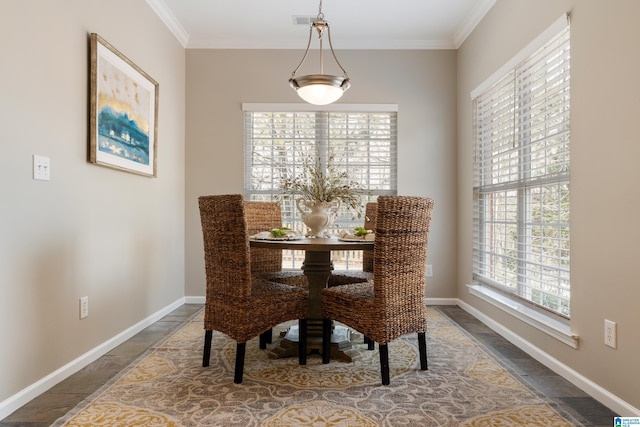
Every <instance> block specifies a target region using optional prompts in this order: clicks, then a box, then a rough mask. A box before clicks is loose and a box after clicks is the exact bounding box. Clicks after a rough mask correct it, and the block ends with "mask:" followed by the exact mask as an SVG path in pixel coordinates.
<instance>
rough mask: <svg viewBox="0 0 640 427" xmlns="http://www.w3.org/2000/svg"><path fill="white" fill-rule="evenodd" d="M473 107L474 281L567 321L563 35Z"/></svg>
mask: <svg viewBox="0 0 640 427" xmlns="http://www.w3.org/2000/svg"><path fill="white" fill-rule="evenodd" d="M563 27H564V28H563V29H562V30H561V31H560V32H559V33H558V32H557V31H556V32H555V33H554V34H553V36H549V37H547V39H546V40H545V43H542V44H541V46H540V47H539V48H537V49H536V50H535V51H533V52H532V53H530V54H528V55H527V56H526V57H524V58H522V59H521V60H520V61H519V62H518V63H517V64H515V65H514V66H513V67H511V68H510V69H509V70H505V72H504V73H503V75H502V77H501V78H499V79H498V80H497V81H495V82H494V83H493V84H492V85H490V86H488V87H486V88H484V89H483V90H482V91H481V92H480V93H478V94H477V96H476V97H475V98H474V100H473V103H474V127H475V159H474V239H473V240H474V247H473V255H474V265H473V272H474V278H475V280H477V281H479V282H481V283H484V284H488V285H491V286H495V287H497V288H499V289H501V290H503V291H507V292H510V293H513V294H514V295H517V296H518V297H520V298H523V299H525V300H527V301H529V302H531V303H533V304H535V305H538V306H541V307H543V308H546V309H548V310H551V311H553V312H555V313H558V314H560V315H562V316H565V317H569V314H570V313H569V300H570V280H569V279H570V269H569V164H570V163H569V159H570V156H569V141H570V138H569V136H570V134H569V107H570V105H569V98H570V96H569V95H570V43H569V40H570V39H569V27H568V26H567V25H566V21H565V24H564V25H563Z"/></svg>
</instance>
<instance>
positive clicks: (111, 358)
mask: <svg viewBox="0 0 640 427" xmlns="http://www.w3.org/2000/svg"><path fill="white" fill-rule="evenodd" d="M200 307H202V306H201V305H197V304H187V305H183V306H182V307H179V308H178V309H176V310H175V311H173V312H172V313H170V314H168V315H167V316H165V317H163V318H162V319H160V320H159V321H157V322H156V323H154V324H153V325H151V326H149V327H148V328H146V329H145V330H143V331H141V332H140V333H138V334H137V335H136V336H134V337H133V338H131V339H130V340H128V341H127V342H125V343H123V344H121V345H120V346H118V347H116V348H114V349H113V350H112V351H110V352H109V353H107V354H106V355H104V356H103V357H101V358H100V359H98V360H97V361H95V362H93V363H91V364H90V365H89V366H87V367H86V368H84V369H82V370H80V371H79V372H78V373H76V374H74V375H72V376H71V377H69V378H67V379H66V380H64V381H62V382H61V383H59V384H57V385H56V386H54V387H52V388H51V389H50V390H48V391H47V392H45V393H43V394H42V395H40V396H39V397H37V398H35V399H33V400H32V401H31V402H29V403H27V404H26V405H24V406H23V407H22V408H20V409H18V410H17V411H15V412H14V413H13V414H11V415H9V416H8V417H7V418H5V419H4V420H0V427H17V426H21V427H45V426H49V425H51V423H53V422H54V421H55V420H56V419H58V418H59V417H61V416H63V415H64V414H66V413H67V412H68V411H69V410H71V409H72V408H74V407H75V406H76V405H77V404H78V403H80V402H81V401H82V400H83V399H85V398H86V397H88V396H89V395H90V394H91V393H93V392H94V391H96V390H97V389H98V388H100V387H101V386H102V385H104V384H105V383H106V382H107V381H109V380H110V379H111V378H113V377H114V376H115V375H116V374H117V373H118V372H120V371H121V370H122V369H123V368H125V367H126V366H128V365H129V364H130V363H131V362H132V361H134V360H135V359H136V358H138V357H139V356H140V355H141V354H142V353H144V352H145V351H146V350H147V349H148V348H149V347H150V346H152V345H153V344H154V343H156V342H157V341H158V340H160V339H162V338H164V337H166V336H167V335H168V334H170V333H171V332H172V331H174V330H175V329H176V328H177V327H179V326H180V325H181V324H182V323H183V322H185V321H186V320H188V319H189V318H190V317H191V316H192V315H193V314H194V313H195V312H196V311H198V310H199V309H200ZM438 308H439V310H440V311H441V312H442V313H443V314H445V315H446V316H448V317H450V318H451V319H452V320H454V321H455V322H456V323H458V324H459V325H460V326H461V327H462V328H464V329H465V330H466V331H467V332H469V334H471V335H472V336H474V337H475V338H476V339H477V340H478V341H480V342H481V343H483V344H484V345H485V346H486V348H487V349H488V350H489V351H491V352H492V353H493V354H494V355H495V356H496V357H497V358H499V359H500V360H501V361H502V362H503V363H505V365H507V366H509V367H511V368H512V369H513V371H514V372H516V373H517V374H519V375H520V376H521V377H522V378H523V379H524V380H525V381H527V382H528V383H529V384H530V385H531V386H533V387H534V388H535V389H536V390H538V391H540V392H541V393H543V394H545V395H546V396H547V397H549V398H550V399H551V400H552V401H553V402H554V403H555V404H556V406H557V407H558V408H559V409H560V410H563V411H565V412H567V413H569V414H571V415H572V416H573V417H574V418H575V419H577V420H578V421H579V422H581V423H582V424H583V425H584V426H589V427H601V426H602V427H605V426H606V427H610V426H612V425H613V417H614V415H615V414H613V413H612V411H610V410H609V409H607V408H606V407H604V406H603V405H602V404H600V403H599V402H597V401H596V400H594V399H592V398H591V397H589V396H588V395H587V394H585V393H584V392H582V391H581V390H580V389H578V388H576V387H575V386H573V385H572V384H571V383H569V382H568V381H566V380H564V379H563V378H561V377H560V376H558V375H556V374H555V373H554V372H553V371H551V370H549V369H548V368H546V367H545V366H543V365H541V364H540V363H538V362H536V361H535V360H534V359H532V358H531V357H530V356H528V355H527V354H526V353H524V352H523V351H521V350H519V349H518V348H517V347H515V346H514V345H512V344H510V343H509V342H508V341H506V340H505V339H504V338H502V337H501V336H499V335H497V334H496V333H495V332H493V331H492V330H491V329H489V328H488V327H487V326H485V325H484V324H482V323H481V322H479V321H478V320H477V319H476V318H474V317H473V316H471V315H470V314H468V313H467V312H465V311H464V310H462V309H461V308H459V307H457V306H440V307H438Z"/></svg>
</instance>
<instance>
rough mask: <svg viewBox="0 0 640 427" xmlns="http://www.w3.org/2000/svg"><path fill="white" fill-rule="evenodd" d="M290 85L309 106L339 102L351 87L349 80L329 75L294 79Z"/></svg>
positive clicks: (313, 75)
mask: <svg viewBox="0 0 640 427" xmlns="http://www.w3.org/2000/svg"><path fill="white" fill-rule="evenodd" d="M289 83H290V84H291V87H293V88H294V89H295V90H296V92H297V93H298V96H300V98H302V99H303V100H305V101H306V102H308V103H309V104H315V105H327V104H331V103H332V102H335V101H337V100H338V99H340V97H341V96H342V94H343V93H344V92H345V91H346V90H347V89H349V87H350V86H351V82H350V81H349V79H348V78H344V77H336V76H330V75H327V74H312V75H309V76H301V77H298V78H292V79H290V80H289Z"/></svg>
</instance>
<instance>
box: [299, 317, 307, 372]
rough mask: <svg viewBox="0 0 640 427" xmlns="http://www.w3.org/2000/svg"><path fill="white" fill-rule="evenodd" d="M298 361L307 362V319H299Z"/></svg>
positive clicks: (300, 362) (302, 363) (304, 363)
mask: <svg viewBox="0 0 640 427" xmlns="http://www.w3.org/2000/svg"><path fill="white" fill-rule="evenodd" d="M298 363H299V364H301V365H306V364H307V319H298Z"/></svg>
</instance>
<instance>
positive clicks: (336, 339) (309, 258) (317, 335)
mask: <svg viewBox="0 0 640 427" xmlns="http://www.w3.org/2000/svg"><path fill="white" fill-rule="evenodd" d="M249 244H250V246H251V247H254V248H268V249H274V250H283V249H293V250H300V251H304V262H303V263H302V271H303V272H304V275H305V276H306V277H307V281H308V283H309V311H308V313H307V348H308V350H309V351H310V352H313V351H321V349H322V289H324V288H325V287H327V283H328V280H329V277H330V276H331V272H332V271H333V262H332V261H331V252H332V251H353V250H373V246H374V242H373V240H360V239H358V240H342V239H339V238H338V237H335V236H332V237H325V238H318V237H304V238H301V239H297V240H277V239H254V238H251V239H249ZM296 334H297V332H295V329H294V332H293V334H291V335H288V336H285V338H286V339H288V340H289V341H295V340H296V338H295V336H296ZM292 337H293V338H292ZM347 341H348V343H347ZM331 342H332V357H334V356H335V357H336V358H337V359H342V360H347V361H351V360H352V356H351V355H349V352H348V351H347V350H348V348H349V347H350V344H351V341H350V332H349V331H348V330H346V331H345V328H342V329H338V328H335V327H334V334H333V336H332V340H331ZM283 346H284V348H283V349H280V351H281V352H284V353H291V347H292V346H291V345H288V343H283ZM296 347H297V345H296ZM277 352H278V350H276V353H277ZM287 355H289V354H287ZM278 356H279V355H278Z"/></svg>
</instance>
